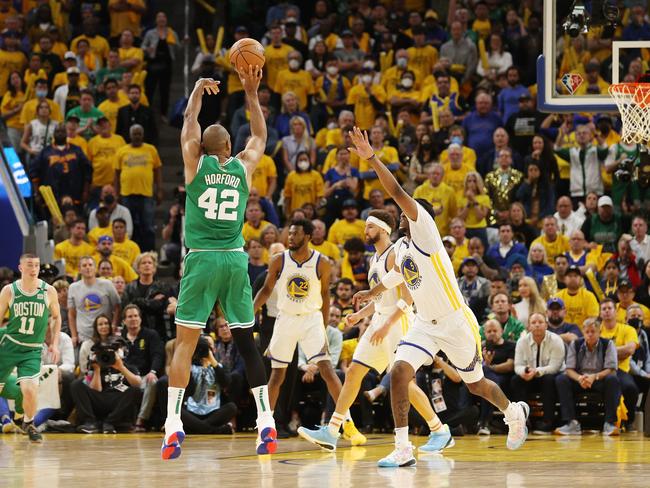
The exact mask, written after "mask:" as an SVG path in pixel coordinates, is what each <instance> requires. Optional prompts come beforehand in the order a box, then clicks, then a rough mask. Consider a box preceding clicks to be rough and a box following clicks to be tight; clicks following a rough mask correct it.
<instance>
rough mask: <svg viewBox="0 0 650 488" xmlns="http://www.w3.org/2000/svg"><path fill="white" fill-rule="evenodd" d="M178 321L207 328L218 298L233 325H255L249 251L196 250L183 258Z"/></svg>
mask: <svg viewBox="0 0 650 488" xmlns="http://www.w3.org/2000/svg"><path fill="white" fill-rule="evenodd" d="M183 264H184V270H183V278H182V279H181V287H180V293H179V296H178V306H177V307H176V325H181V326H183V327H188V328H190V329H203V328H204V327H205V326H206V323H207V321H208V318H210V313H212V309H213V308H214V304H215V302H216V301H217V300H218V301H219V305H220V306H221V310H223V313H224V315H225V317H226V320H227V321H228V325H229V326H230V328H231V329H232V328H237V327H240V328H245V327H252V326H253V324H254V322H255V315H254V314H253V297H252V290H251V284H250V280H249V279H248V255H247V254H246V253H245V252H242V251H193V252H190V253H189V254H187V255H186V256H185V260H184V262H183Z"/></svg>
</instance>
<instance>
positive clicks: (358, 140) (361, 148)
mask: <svg viewBox="0 0 650 488" xmlns="http://www.w3.org/2000/svg"><path fill="white" fill-rule="evenodd" d="M350 139H352V144H354V147H350V148H348V149H349V150H350V151H351V152H353V153H355V154H357V155H358V156H359V157H360V158H361V159H365V160H368V159H370V158H372V157H373V156H374V154H375V152H374V151H373V150H372V146H371V145H370V141H369V140H368V133H367V132H366V131H365V130H364V131H361V129H359V128H358V127H356V126H355V127H354V128H353V129H352V132H350Z"/></svg>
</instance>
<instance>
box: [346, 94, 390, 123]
mask: <svg viewBox="0 0 650 488" xmlns="http://www.w3.org/2000/svg"><path fill="white" fill-rule="evenodd" d="M370 93H372V95H373V96H374V97H375V98H376V99H377V100H378V101H379V102H381V103H386V92H385V91H384V89H383V88H382V87H381V85H372V86H371V87H370ZM347 104H348V105H354V120H355V122H356V124H357V126H358V127H359V128H360V129H361V130H370V128H371V127H372V126H373V124H374V123H375V117H376V116H377V111H376V110H375V107H374V106H373V105H372V102H371V101H370V95H368V92H367V91H366V87H365V86H363V85H354V86H353V87H352V88H351V89H350V93H348V100H347Z"/></svg>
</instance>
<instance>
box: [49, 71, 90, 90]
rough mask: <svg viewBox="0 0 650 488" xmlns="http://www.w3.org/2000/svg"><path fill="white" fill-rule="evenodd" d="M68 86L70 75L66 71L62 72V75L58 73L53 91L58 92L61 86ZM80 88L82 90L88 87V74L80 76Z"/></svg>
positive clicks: (53, 82) (54, 80) (55, 76)
mask: <svg viewBox="0 0 650 488" xmlns="http://www.w3.org/2000/svg"><path fill="white" fill-rule="evenodd" d="M67 84H68V73H66V72H65V71H62V72H61V73H57V74H55V75H54V79H53V80H52V91H54V90H56V89H57V88H58V87H60V86H61V85H67ZM79 86H80V87H81V88H85V87H87V86H88V75H86V73H83V72H82V73H81V74H80V75H79Z"/></svg>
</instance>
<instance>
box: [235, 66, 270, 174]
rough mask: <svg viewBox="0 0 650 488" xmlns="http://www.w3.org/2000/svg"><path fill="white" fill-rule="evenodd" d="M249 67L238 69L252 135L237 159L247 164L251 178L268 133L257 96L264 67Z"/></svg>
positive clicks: (262, 151)
mask: <svg viewBox="0 0 650 488" xmlns="http://www.w3.org/2000/svg"><path fill="white" fill-rule="evenodd" d="M248 68H249V70H248V73H245V72H239V71H238V72H237V74H238V75H239V79H240V80H241V84H242V86H243V87H244V92H245V93H246V101H247V102H248V109H249V111H250V123H251V136H250V138H249V139H248V142H247V143H246V147H245V148H244V150H243V151H242V152H240V153H239V154H238V155H237V159H239V160H240V161H241V162H242V163H244V166H246V173H247V179H249V180H250V178H252V175H253V172H254V171H255V168H256V167H257V164H258V163H259V162H260V159H262V156H263V155H264V150H265V149H266V135H267V134H266V120H264V114H263V113H262V107H261V106H260V100H259V98H258V97H257V89H258V88H259V86H260V81H262V68H260V67H259V66H249V67H248ZM249 183H250V181H249Z"/></svg>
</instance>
